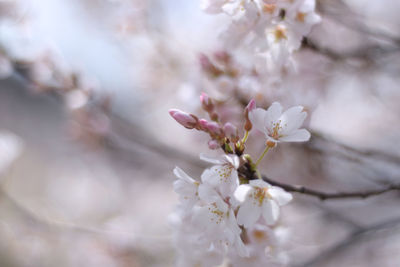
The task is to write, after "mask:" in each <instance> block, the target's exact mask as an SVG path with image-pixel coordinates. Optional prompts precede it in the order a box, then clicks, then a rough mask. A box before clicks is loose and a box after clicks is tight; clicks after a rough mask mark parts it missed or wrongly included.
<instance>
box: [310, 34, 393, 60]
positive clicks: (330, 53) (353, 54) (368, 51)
mask: <svg viewBox="0 0 400 267" xmlns="http://www.w3.org/2000/svg"><path fill="white" fill-rule="evenodd" d="M302 48H307V49H309V50H311V51H314V52H316V53H319V54H321V55H324V56H326V57H328V58H330V59H332V60H335V61H341V60H348V59H366V60H370V59H372V58H376V57H379V56H382V55H384V54H390V53H396V52H399V51H400V47H393V46H381V45H366V46H364V47H359V48H357V49H352V50H348V51H335V50H334V49H331V48H328V47H322V46H321V45H319V44H318V43H317V42H316V41H315V40H312V39H310V38H304V39H303V41H302Z"/></svg>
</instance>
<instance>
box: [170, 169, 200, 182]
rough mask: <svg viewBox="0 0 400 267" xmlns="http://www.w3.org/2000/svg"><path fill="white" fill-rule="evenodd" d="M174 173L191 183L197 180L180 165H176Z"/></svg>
mask: <svg viewBox="0 0 400 267" xmlns="http://www.w3.org/2000/svg"><path fill="white" fill-rule="evenodd" d="M174 174H175V176H176V177H178V178H180V179H182V180H185V181H187V182H189V183H194V182H196V181H195V180H194V179H193V178H192V177H190V176H189V175H187V174H186V173H185V172H184V171H183V170H182V169H181V168H179V167H175V169H174Z"/></svg>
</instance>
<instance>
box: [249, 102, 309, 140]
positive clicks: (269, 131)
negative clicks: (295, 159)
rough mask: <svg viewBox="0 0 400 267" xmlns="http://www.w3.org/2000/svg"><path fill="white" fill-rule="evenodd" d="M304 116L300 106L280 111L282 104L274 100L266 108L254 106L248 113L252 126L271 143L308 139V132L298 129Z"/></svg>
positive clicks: (305, 115)
mask: <svg viewBox="0 0 400 267" xmlns="http://www.w3.org/2000/svg"><path fill="white" fill-rule="evenodd" d="M306 117H307V113H306V112H305V111H304V109H303V107H302V106H295V107H291V108H289V109H288V110H286V111H285V112H283V113H282V106H281V104H279V103H278V102H274V103H273V104H272V105H271V106H270V107H269V108H268V110H264V109H261V108H256V109H254V110H252V111H251V112H250V113H249V119H250V121H251V123H252V124H253V125H254V127H255V128H256V129H257V130H259V131H261V132H263V133H264V134H265V137H266V138H267V140H268V141H271V142H273V143H277V142H305V141H308V140H309V139H310V133H309V132H308V131H307V130H306V129H299V128H300V127H301V125H302V124H303V122H304V120H305V119H306Z"/></svg>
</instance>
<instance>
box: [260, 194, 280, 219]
mask: <svg viewBox="0 0 400 267" xmlns="http://www.w3.org/2000/svg"><path fill="white" fill-rule="evenodd" d="M262 215H263V217H264V219H265V221H266V222H267V224H269V225H272V224H274V223H276V221H277V220H278V217H279V206H278V204H277V203H276V202H275V201H274V200H270V199H267V200H264V203H263V205H262Z"/></svg>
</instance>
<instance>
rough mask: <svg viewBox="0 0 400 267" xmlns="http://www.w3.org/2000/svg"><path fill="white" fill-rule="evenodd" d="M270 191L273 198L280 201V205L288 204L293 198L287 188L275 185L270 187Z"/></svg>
mask: <svg viewBox="0 0 400 267" xmlns="http://www.w3.org/2000/svg"><path fill="white" fill-rule="evenodd" d="M268 193H269V194H270V195H271V196H272V198H273V199H274V200H275V201H276V202H278V204H279V206H283V205H286V204H287V203H289V202H290V201H291V200H292V199H293V196H292V194H290V193H288V192H286V191H285V190H283V189H282V188H280V187H277V186H273V187H271V188H270V189H268Z"/></svg>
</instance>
